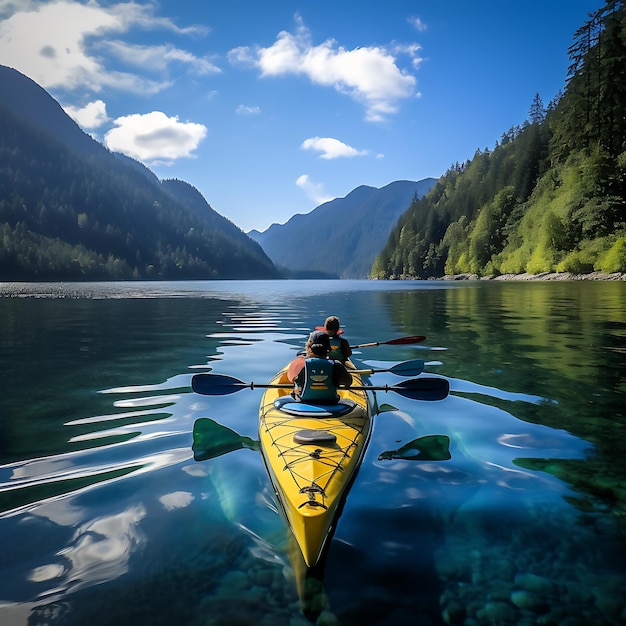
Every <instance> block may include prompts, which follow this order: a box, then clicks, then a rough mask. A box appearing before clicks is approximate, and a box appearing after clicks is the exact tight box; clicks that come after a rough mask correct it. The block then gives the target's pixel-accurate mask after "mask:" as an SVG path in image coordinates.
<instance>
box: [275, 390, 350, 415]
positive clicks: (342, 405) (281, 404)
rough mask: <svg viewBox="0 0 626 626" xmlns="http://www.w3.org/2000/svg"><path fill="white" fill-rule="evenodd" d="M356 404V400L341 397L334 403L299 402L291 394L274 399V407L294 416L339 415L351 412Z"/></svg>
mask: <svg viewBox="0 0 626 626" xmlns="http://www.w3.org/2000/svg"><path fill="white" fill-rule="evenodd" d="M356 406H357V404H356V402H355V401H354V400H350V399H349V398H342V399H340V400H339V401H338V402H337V403H335V404H312V403H309V402H300V401H298V400H296V399H295V398H294V397H293V396H291V395H288V396H282V397H281V398H276V400H274V407H275V408H277V409H278V410H279V411H281V412H282V413H286V414H287V415H293V416H295V417H341V416H343V415H347V414H348V413H350V412H352V411H353V410H354V408H355V407H356Z"/></svg>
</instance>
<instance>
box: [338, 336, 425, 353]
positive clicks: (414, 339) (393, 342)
mask: <svg viewBox="0 0 626 626" xmlns="http://www.w3.org/2000/svg"><path fill="white" fill-rule="evenodd" d="M424 339H426V337H425V336H424V335H411V336H410V337H399V338H398V339H390V340H389V341H373V342H372V343H360V344H359V345H357V346H350V347H351V348H352V349H353V350H354V349H355V348H369V347H370V346H400V345H408V344H411V343H420V342H421V341H424Z"/></svg>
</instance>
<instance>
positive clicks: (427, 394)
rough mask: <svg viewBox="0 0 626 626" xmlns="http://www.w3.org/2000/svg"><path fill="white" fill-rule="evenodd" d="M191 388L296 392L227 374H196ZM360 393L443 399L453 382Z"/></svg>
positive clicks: (411, 383) (408, 383) (218, 392)
mask: <svg viewBox="0 0 626 626" xmlns="http://www.w3.org/2000/svg"><path fill="white" fill-rule="evenodd" d="M191 388H192V389H193V390H194V391H195V393H199V394H202V395H204V396H225V395H228V394H231V393H237V392H238V391H241V390H242V389H254V388H257V389H270V388H271V389H292V388H293V385H291V384H272V383H265V384H256V383H245V382H243V381H242V380H239V379H237V378H234V377H233V376H226V375H224V374H195V375H194V376H192V378H191ZM350 389H354V390H357V391H394V392H395V393H398V394H400V395H401V396H404V397H405V398H411V399H413V400H428V401H432V400H443V399H444V398H446V397H447V396H448V393H449V391H450V383H449V382H448V381H447V380H446V379H445V378H429V377H426V378H411V379H409V380H403V381H402V382H401V383H398V384H397V385H381V386H378V387H377V386H374V385H371V386H370V385H355V386H353V387H350Z"/></svg>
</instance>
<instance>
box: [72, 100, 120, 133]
mask: <svg viewBox="0 0 626 626" xmlns="http://www.w3.org/2000/svg"><path fill="white" fill-rule="evenodd" d="M63 109H64V110H65V112H66V113H67V114H68V115H69V116H70V117H71V118H72V119H73V120H74V121H75V122H76V123H77V124H78V125H79V126H81V127H82V128H87V129H90V130H91V129H94V128H99V127H100V126H102V125H103V124H104V123H106V122H108V121H109V116H108V115H107V107H106V104H105V103H104V102H103V101H102V100H96V101H95V102H90V103H89V104H86V105H85V106H84V107H81V108H79V107H74V106H65V107H63Z"/></svg>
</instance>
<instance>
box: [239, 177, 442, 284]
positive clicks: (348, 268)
mask: <svg viewBox="0 0 626 626" xmlns="http://www.w3.org/2000/svg"><path fill="white" fill-rule="evenodd" d="M435 182H436V181H435V179H434V178H427V179H424V180H421V181H419V182H413V181H406V180H402V181H396V182H393V183H390V184H389V185H386V186H385V187H382V188H380V189H376V188H374V187H366V186H361V187H357V188H356V189H355V190H354V191H352V192H351V193H349V194H348V195H347V196H346V197H345V198H336V199H335V200H331V201H330V202H326V203H324V204H322V205H320V206H318V207H317V208H316V209H314V210H313V211H311V212H310V213H307V214H306V215H301V214H299V215H294V216H293V217H292V218H291V219H290V220H289V221H288V222H287V223H286V224H273V225H272V226H270V228H268V229H267V230H266V231H265V232H263V233H258V232H255V231H253V232H251V233H249V234H250V236H251V237H252V238H254V239H256V241H258V242H259V243H260V244H261V246H262V247H263V249H264V250H265V252H266V254H267V255H268V256H269V257H270V258H271V259H272V261H274V263H275V264H276V265H277V266H278V267H282V268H287V269H288V270H289V271H291V272H300V273H301V272H304V271H307V272H311V271H314V272H320V273H326V274H328V275H335V276H337V277H340V278H367V275H368V272H369V269H370V267H371V265H372V261H373V260H374V257H375V256H376V254H377V253H378V252H379V251H380V250H381V248H382V246H383V245H384V243H385V241H386V240H387V236H388V235H389V232H390V231H391V229H392V227H393V225H394V224H395V222H396V220H397V219H398V217H399V216H400V215H402V213H403V212H404V211H406V209H407V208H408V207H409V206H410V204H411V202H412V201H413V200H414V198H415V197H421V196H423V195H424V194H425V193H427V192H428V191H429V190H430V189H431V188H432V186H433V185H434V184H435Z"/></svg>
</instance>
